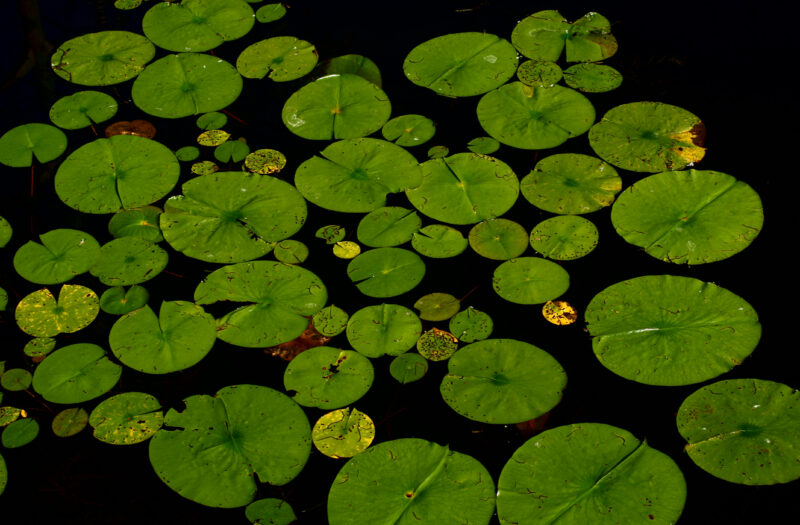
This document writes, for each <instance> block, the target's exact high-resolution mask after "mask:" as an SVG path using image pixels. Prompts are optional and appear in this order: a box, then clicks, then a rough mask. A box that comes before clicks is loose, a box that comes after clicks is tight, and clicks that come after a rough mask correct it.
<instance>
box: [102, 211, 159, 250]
mask: <svg viewBox="0 0 800 525" xmlns="http://www.w3.org/2000/svg"><path fill="white" fill-rule="evenodd" d="M160 215H161V209H160V208H156V207H155V206H142V207H141V208H133V209H130V210H122V211H118V212H117V213H115V214H114V216H113V217H111V220H110V221H108V233H110V234H111V235H113V236H114V237H115V238H119V237H128V236H132V237H140V238H142V239H145V240H148V241H150V242H161V241H163V240H164V236H163V235H162V234H161V228H160V227H159V225H158V218H159V216H160Z"/></svg>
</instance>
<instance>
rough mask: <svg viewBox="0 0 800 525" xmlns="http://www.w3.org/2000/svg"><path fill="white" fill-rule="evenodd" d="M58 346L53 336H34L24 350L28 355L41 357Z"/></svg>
mask: <svg viewBox="0 0 800 525" xmlns="http://www.w3.org/2000/svg"><path fill="white" fill-rule="evenodd" d="M55 347H56V340H55V339H54V338H52V337H34V338H33V339H31V340H30V341H28V342H27V343H25V347H24V348H23V349H22V351H23V352H24V353H25V355H26V356H28V357H33V358H41V359H44V356H46V355H47V354H49V353H50V352H52V351H53V350H54V349H55Z"/></svg>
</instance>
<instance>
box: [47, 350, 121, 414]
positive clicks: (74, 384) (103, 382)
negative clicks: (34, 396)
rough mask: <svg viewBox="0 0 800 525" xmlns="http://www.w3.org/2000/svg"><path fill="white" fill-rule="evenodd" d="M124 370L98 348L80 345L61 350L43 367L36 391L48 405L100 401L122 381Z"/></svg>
mask: <svg viewBox="0 0 800 525" xmlns="http://www.w3.org/2000/svg"><path fill="white" fill-rule="evenodd" d="M121 374H122V367H121V366H120V365H118V364H116V363H114V362H112V361H110V360H109V359H108V357H106V351H105V350H103V349H102V348H100V347H99V346H97V345H94V344H89V343H78V344H74V345H68V346H65V347H63V348H59V349H58V350H56V351H55V352H53V353H52V354H50V355H49V356H47V357H46V358H45V359H44V361H42V362H41V363H39V366H37V367H36V370H35V371H34V373H33V389H34V390H36V392H38V393H39V394H40V395H41V396H42V397H43V398H44V399H45V400H46V401H50V402H51V403H60V404H65V405H66V404H76V403H83V402H84V401H89V400H91V399H94V398H96V397H100V396H102V395H103V394H105V393H106V392H108V391H109V390H111V389H112V388H113V387H114V385H116V384H117V381H119V377H120V375H121Z"/></svg>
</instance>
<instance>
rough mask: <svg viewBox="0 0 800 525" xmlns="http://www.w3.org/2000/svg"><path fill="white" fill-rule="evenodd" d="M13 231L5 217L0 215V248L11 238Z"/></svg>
mask: <svg viewBox="0 0 800 525" xmlns="http://www.w3.org/2000/svg"><path fill="white" fill-rule="evenodd" d="M13 232H14V230H13V228H11V224H9V223H8V221H7V220H6V219H5V218H3V217H0V248H5V246H6V244H8V241H10V240H11V235H12V234H13Z"/></svg>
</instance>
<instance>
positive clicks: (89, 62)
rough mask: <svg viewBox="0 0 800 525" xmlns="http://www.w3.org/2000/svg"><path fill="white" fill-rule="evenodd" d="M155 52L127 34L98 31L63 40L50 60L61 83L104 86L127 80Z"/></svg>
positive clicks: (144, 40)
mask: <svg viewBox="0 0 800 525" xmlns="http://www.w3.org/2000/svg"><path fill="white" fill-rule="evenodd" d="M155 54H156V48H155V46H153V44H152V43H151V42H150V41H149V40H148V39H147V38H145V37H144V36H142V35H138V34H136V33H131V32H128V31H101V32H99V33H89V34H86V35H81V36H79V37H76V38H73V39H71V40H67V41H66V42H64V43H63V44H61V45H60V46H59V48H58V49H56V51H55V53H53V56H52V57H51V58H50V66H51V67H52V68H53V71H55V73H56V75H58V76H60V77H61V78H63V79H64V80H67V81H69V82H73V83H75V84H80V85H82V86H108V85H111V84H118V83H120V82H125V81H126V80H130V79H132V78H133V77H135V76H136V75H138V74H139V73H141V72H142V70H143V69H144V67H145V64H147V63H148V62H150V61H151V60H152V59H153V57H154V56H155Z"/></svg>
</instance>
